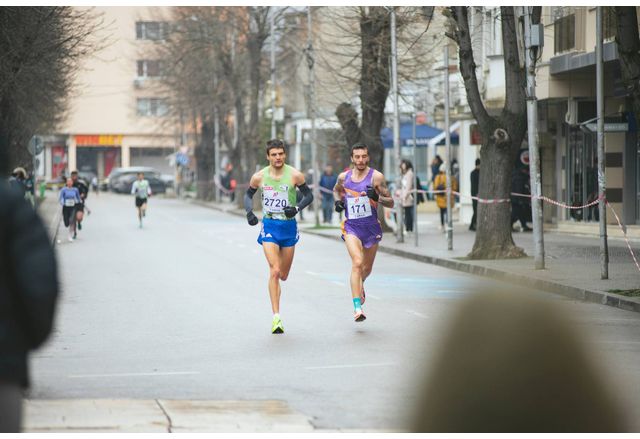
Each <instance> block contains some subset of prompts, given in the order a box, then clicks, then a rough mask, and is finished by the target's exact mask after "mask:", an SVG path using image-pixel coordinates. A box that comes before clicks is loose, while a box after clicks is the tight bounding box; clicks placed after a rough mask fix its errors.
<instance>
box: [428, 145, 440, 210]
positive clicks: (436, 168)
mask: <svg viewBox="0 0 640 439" xmlns="http://www.w3.org/2000/svg"><path fill="white" fill-rule="evenodd" d="M441 164H442V157H440V156H439V155H436V156H435V157H434V158H433V160H431V164H430V166H431V190H435V187H436V185H435V181H436V177H437V176H438V174H439V173H440V165H441ZM427 195H429V197H431V198H429V199H430V200H433V199H434V198H435V195H434V194H427Z"/></svg>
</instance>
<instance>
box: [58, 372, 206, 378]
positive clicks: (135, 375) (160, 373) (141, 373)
mask: <svg viewBox="0 0 640 439" xmlns="http://www.w3.org/2000/svg"><path fill="white" fill-rule="evenodd" d="M199 374H200V372H137V373H135V372H134V373H97V374H84V375H67V378H110V377H141V376H172V375H199Z"/></svg>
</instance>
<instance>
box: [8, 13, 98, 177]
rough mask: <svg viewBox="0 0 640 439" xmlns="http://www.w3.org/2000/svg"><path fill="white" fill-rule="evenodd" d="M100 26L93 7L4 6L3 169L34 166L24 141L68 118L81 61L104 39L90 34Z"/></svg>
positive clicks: (96, 48) (26, 141)
mask: <svg viewBox="0 0 640 439" xmlns="http://www.w3.org/2000/svg"><path fill="white" fill-rule="evenodd" d="M101 25H102V21H101V20H100V19H99V17H98V16H97V15H96V14H95V13H94V12H93V11H91V10H89V9H77V8H72V7H66V6H65V7H58V6H53V7H2V8H0V29H2V32H0V174H3V175H5V174H7V172H8V171H9V170H10V169H11V168H13V167H14V166H17V165H21V166H24V167H25V168H27V169H31V168H32V164H31V163H32V161H31V158H30V156H29V155H28V152H27V149H26V145H27V143H28V141H29V139H30V138H31V137H32V136H33V135H34V134H36V133H38V132H45V131H49V130H52V129H53V128H55V126H56V125H57V124H58V123H59V122H61V121H62V120H63V119H64V117H65V112H66V104H67V99H66V98H67V97H68V95H69V92H70V90H71V88H72V85H73V81H74V74H75V72H76V71H77V68H78V62H79V61H80V60H81V59H82V57H84V56H85V55H87V54H89V53H92V52H94V51H95V50H98V49H99V48H100V47H101V45H102V44H103V43H98V42H96V41H92V40H91V39H90V38H89V37H90V35H91V34H92V33H93V32H94V31H96V30H97V29H98V28H99V27H100V26H101Z"/></svg>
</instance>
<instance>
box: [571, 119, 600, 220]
mask: <svg viewBox="0 0 640 439" xmlns="http://www.w3.org/2000/svg"><path fill="white" fill-rule="evenodd" d="M567 158H568V164H569V166H568V169H567V189H568V190H567V194H568V200H567V201H568V204H569V205H570V206H583V205H585V204H588V203H590V202H591V201H595V200H596V199H598V150H597V142H596V135H595V133H584V132H582V131H580V129H579V128H577V127H569V135H568V136H567ZM569 215H570V216H571V218H573V219H574V220H576V221H598V205H597V204H596V205H595V206H591V207H588V208H584V209H572V210H571V211H570V212H569Z"/></svg>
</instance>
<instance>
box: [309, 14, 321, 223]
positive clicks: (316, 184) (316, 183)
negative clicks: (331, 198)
mask: <svg viewBox="0 0 640 439" xmlns="http://www.w3.org/2000/svg"><path fill="white" fill-rule="evenodd" d="M314 62H315V60H314V59H313V39H312V26H311V6H309V7H308V9H307V65H308V67H309V118H310V119H311V167H312V169H313V215H314V218H315V222H316V227H319V226H320V212H319V210H320V209H319V203H320V170H319V166H318V143H317V142H316V112H315V72H314V70H313V67H314Z"/></svg>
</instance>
